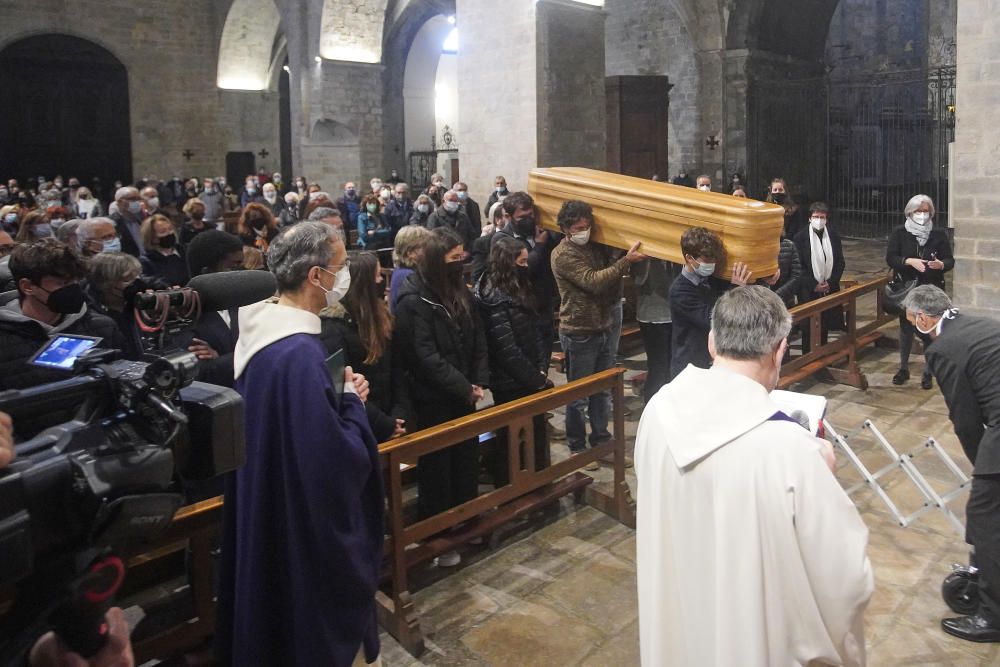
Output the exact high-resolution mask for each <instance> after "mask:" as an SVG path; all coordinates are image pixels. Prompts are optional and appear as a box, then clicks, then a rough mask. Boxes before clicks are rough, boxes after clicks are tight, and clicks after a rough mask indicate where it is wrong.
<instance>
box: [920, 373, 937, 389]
mask: <svg viewBox="0 0 1000 667" xmlns="http://www.w3.org/2000/svg"><path fill="white" fill-rule="evenodd" d="M933 386H934V380H933V378H932V377H931V376H930V375H927V374H924V375H923V377H921V378H920V388H921V389H930V388H931V387H933Z"/></svg>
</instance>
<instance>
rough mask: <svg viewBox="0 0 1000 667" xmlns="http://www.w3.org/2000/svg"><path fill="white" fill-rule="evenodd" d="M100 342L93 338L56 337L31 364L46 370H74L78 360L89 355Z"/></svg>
mask: <svg viewBox="0 0 1000 667" xmlns="http://www.w3.org/2000/svg"><path fill="white" fill-rule="evenodd" d="M97 343H98V341H97V340H96V339H93V338H77V337H75V336H56V337H55V338H54V339H53V340H52V342H51V343H49V344H48V345H47V346H45V349H44V350H42V351H41V352H39V353H38V355H37V356H35V358H34V360H33V361H32V362H31V363H33V364H36V365H38V366H45V367H46V368H58V369H61V370H66V371H69V370H73V364H75V363H76V360H77V359H79V358H80V357H82V356H83V355H84V354H86V353H87V351H88V350H90V349H91V348H92V347H94V346H95V345H97Z"/></svg>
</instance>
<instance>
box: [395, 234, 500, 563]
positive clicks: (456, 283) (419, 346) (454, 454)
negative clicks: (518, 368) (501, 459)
mask: <svg viewBox="0 0 1000 667" xmlns="http://www.w3.org/2000/svg"><path fill="white" fill-rule="evenodd" d="M464 254H465V249H464V248H463V246H462V239H461V238H460V237H459V236H458V234H457V233H455V232H454V231H453V230H451V229H447V228H442V229H440V230H435V231H434V234H433V236H432V237H431V238H430V239H429V240H428V241H427V243H426V244H425V246H424V251H423V255H422V256H421V258H420V260H419V261H418V264H417V271H416V273H414V274H412V275H410V276H409V277H408V278H407V280H406V282H405V283H404V284H403V286H402V288H401V289H400V293H399V300H398V301H397V303H396V310H395V317H396V325H395V329H394V331H393V336H392V342H393V358H394V359H395V362H396V363H398V364H400V368H401V369H402V371H403V372H404V373H405V374H406V376H407V379H408V381H409V383H410V400H411V402H412V404H413V415H414V419H415V421H416V424H415V426H416V428H417V429H423V428H428V427H430V426H436V425H437V424H441V423H443V422H446V421H449V420H451V419H456V418H458V417H464V416H466V415H469V414H472V413H473V412H475V410H476V403H478V402H479V401H480V400H481V399H482V398H483V387H484V386H486V385H487V384H488V381H489V364H488V355H487V350H486V338H485V336H484V335H483V328H482V322H481V321H480V319H479V317H478V316H477V314H476V313H475V312H474V311H473V306H472V299H471V295H470V294H469V290H468V288H467V287H466V285H465V276H464V272H463V268H464V265H463V264H462V259H463V256H464ZM478 473H479V443H478V440H477V439H471V440H468V441H466V442H464V443H463V444H461V445H456V446H454V447H449V448H447V449H443V450H440V451H438V452H434V453H433V454H428V455H425V456H421V457H420V460H419V462H418V463H417V486H418V499H417V508H418V512H419V515H420V517H421V518H427V517H430V516H433V515H435V514H439V513H440V512H443V511H445V510H447V509H450V508H452V507H455V506H456V505H460V504H462V503H464V502H466V501H469V500H471V499H472V498H474V497H475V496H476V494H477V492H478ZM459 561H460V559H459V557H458V554H457V553H454V552H452V553H448V554H445V555H443V556H441V557H440V558H439V559H438V564H439V565H446V566H450V565H457V564H458V562H459Z"/></svg>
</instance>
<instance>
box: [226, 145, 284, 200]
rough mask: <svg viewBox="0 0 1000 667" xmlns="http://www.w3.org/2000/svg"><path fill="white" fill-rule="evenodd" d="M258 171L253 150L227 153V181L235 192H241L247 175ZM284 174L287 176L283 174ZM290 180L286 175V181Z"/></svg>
mask: <svg viewBox="0 0 1000 667" xmlns="http://www.w3.org/2000/svg"><path fill="white" fill-rule="evenodd" d="M256 173H257V162H256V161H255V160H254V156H253V152H252V151H246V152H240V153H226V183H228V184H229V185H231V186H232V188H233V192H239V191H240V188H242V187H243V183H244V181H246V178H247V176H252V175H255V174H256ZM282 176H285V175H284V174H282ZM289 180H290V177H289V176H285V182H286V183H287V182H288V181H289Z"/></svg>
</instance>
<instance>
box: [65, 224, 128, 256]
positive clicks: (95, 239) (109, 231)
mask: <svg viewBox="0 0 1000 667" xmlns="http://www.w3.org/2000/svg"><path fill="white" fill-rule="evenodd" d="M76 242H77V246H78V247H79V249H80V255H82V256H83V257H84V258H87V257H93V256H94V255H96V254H98V253H102V252H121V250H122V241H121V238H120V237H119V236H118V230H117V228H116V226H115V222H114V220H112V219H111V218H89V219H87V220H81V221H80V224H79V225H77V228H76Z"/></svg>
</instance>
